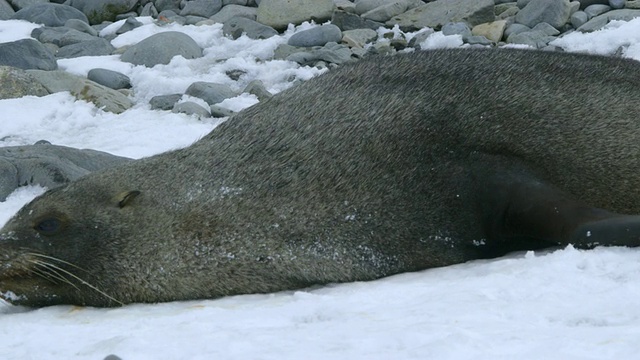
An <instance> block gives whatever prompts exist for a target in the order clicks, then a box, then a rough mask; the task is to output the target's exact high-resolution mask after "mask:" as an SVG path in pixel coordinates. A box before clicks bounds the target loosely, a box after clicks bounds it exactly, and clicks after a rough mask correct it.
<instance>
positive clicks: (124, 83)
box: [87, 68, 131, 90]
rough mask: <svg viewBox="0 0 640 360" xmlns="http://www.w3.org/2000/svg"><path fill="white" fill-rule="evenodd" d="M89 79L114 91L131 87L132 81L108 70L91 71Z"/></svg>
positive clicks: (88, 75)
mask: <svg viewBox="0 0 640 360" xmlns="http://www.w3.org/2000/svg"><path fill="white" fill-rule="evenodd" d="M87 79H89V80H91V81H95V82H97V83H98V84H100V85H104V86H106V87H108V88H111V89H114V90H118V89H129V88H130V87H131V79H129V77H128V76H126V75H124V74H121V73H119V72H117V71H113V70H108V69H100V68H97V69H91V70H89V73H88V74H87Z"/></svg>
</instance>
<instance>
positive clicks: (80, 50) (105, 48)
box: [55, 38, 115, 59]
mask: <svg viewBox="0 0 640 360" xmlns="http://www.w3.org/2000/svg"><path fill="white" fill-rule="evenodd" d="M114 51H115V48H114V47H113V45H111V43H110V42H109V41H108V40H107V39H103V38H95V39H93V40H89V41H83V42H80V43H76V44H71V45H67V46H64V47H61V48H60V49H58V51H57V52H56V54H55V56H56V58H58V59H70V58H76V57H80V56H106V55H111V54H113V52H114Z"/></svg>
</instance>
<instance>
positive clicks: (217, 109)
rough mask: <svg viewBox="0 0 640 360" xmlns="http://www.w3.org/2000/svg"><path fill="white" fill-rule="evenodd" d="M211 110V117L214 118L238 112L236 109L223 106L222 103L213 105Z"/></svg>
mask: <svg viewBox="0 0 640 360" xmlns="http://www.w3.org/2000/svg"><path fill="white" fill-rule="evenodd" d="M209 110H210V112H211V117H214V118H222V117H229V116H232V115H233V114H235V113H236V112H235V111H233V110H229V109H226V108H223V107H222V106H220V105H211V107H210V109H209Z"/></svg>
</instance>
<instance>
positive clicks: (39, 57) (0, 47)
mask: <svg viewBox="0 0 640 360" xmlns="http://www.w3.org/2000/svg"><path fill="white" fill-rule="evenodd" d="M0 65H7V66H13V67H17V68H20V69H40V70H55V69H57V68H58V63H57V62H56V59H55V57H54V56H53V54H52V53H51V51H49V50H47V48H46V47H45V46H44V45H43V44H41V43H39V42H38V41H36V40H33V39H22V40H18V41H12V42H7V43H0Z"/></svg>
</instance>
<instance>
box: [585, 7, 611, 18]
mask: <svg viewBox="0 0 640 360" xmlns="http://www.w3.org/2000/svg"><path fill="white" fill-rule="evenodd" d="M609 10H611V7H610V6H609V5H603V4H593V5H589V6H587V7H586V8H585V9H584V12H585V13H587V16H589V19H591V18H594V17H596V16H598V15H602V14H604V13H606V12H607V11H609Z"/></svg>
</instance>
